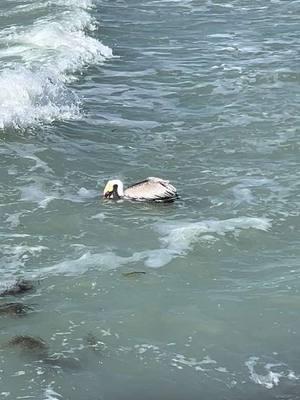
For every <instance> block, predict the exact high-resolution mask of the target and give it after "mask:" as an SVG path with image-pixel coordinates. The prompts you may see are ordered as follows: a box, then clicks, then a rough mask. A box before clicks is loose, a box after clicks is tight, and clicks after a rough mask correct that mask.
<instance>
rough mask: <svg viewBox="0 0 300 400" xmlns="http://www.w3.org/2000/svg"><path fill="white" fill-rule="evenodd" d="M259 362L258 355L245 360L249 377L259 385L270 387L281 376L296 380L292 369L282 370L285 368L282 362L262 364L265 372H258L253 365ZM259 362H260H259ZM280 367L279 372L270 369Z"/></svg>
mask: <svg viewBox="0 0 300 400" xmlns="http://www.w3.org/2000/svg"><path fill="white" fill-rule="evenodd" d="M259 363H260V360H259V357H250V358H249V360H247V361H246V362H245V365H246V367H247V368H248V370H249V373H250V379H251V380H252V381H253V382H254V383H256V384H258V385H261V386H264V387H265V388H266V389H272V388H273V387H274V386H278V385H279V382H280V379H282V378H287V379H289V380H297V379H299V377H297V376H296V375H295V373H294V371H290V370H289V371H287V372H286V371H284V369H286V366H285V365H284V364H282V363H276V364H270V363H269V364H265V365H263V368H264V370H265V371H266V374H265V375H263V374H258V373H257V372H256V371H255V367H257V366H258V364H259ZM260 364H261V363H260ZM278 367H280V369H281V371H280V372H275V371H272V368H273V369H274V368H278Z"/></svg>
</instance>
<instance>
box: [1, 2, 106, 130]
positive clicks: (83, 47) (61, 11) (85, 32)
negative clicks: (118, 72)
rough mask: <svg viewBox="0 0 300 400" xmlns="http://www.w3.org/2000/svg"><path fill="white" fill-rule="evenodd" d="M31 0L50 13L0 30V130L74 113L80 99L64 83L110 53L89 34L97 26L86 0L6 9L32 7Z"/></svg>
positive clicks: (89, 4)
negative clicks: (26, 24) (28, 22)
mask: <svg viewBox="0 0 300 400" xmlns="http://www.w3.org/2000/svg"><path fill="white" fill-rule="evenodd" d="M34 5H36V6H38V8H39V9H40V8H43V9H45V10H46V11H47V10H48V9H49V10H50V8H51V14H50V13H49V15H44V16H43V17H41V18H38V19H36V20H35V21H33V22H32V24H31V25H28V26H12V27H8V28H6V29H4V30H2V32H1V33H0V86H1V92H0V129H4V128H6V127H13V128H26V127H28V126H32V125H36V124H40V123H45V122H46V123H48V122H51V121H54V120H65V119H73V118H79V117H80V98H79V96H78V95H77V94H76V93H75V91H73V90H72V89H71V88H70V87H69V85H68V83H70V82H71V81H73V80H74V79H76V76H75V74H76V73H78V72H80V71H82V70H83V69H84V68H85V67H87V66H89V65H93V64H98V63H101V62H103V61H104V60H105V59H107V58H109V57H111V56H112V51H111V49H110V48H109V47H107V46H105V45H103V44H102V43H101V42H100V41H98V40H97V39H96V38H94V37H92V36H91V32H92V31H93V30H95V29H96V22H95V21H94V19H93V17H92V15H91V13H90V8H91V7H92V3H91V2H89V1H83V2H77V1H75V2H73V1H72V2H70V1H69V2H61V1H58V0H56V1H47V2H43V3H41V2H39V3H36V4H35V3H31V4H30V9H25V10H24V8H20V6H17V7H15V9H14V10H12V11H11V13H12V12H15V13H21V12H22V13H24V12H29V11H30V12H32V10H34ZM53 10H55V11H54V12H53Z"/></svg>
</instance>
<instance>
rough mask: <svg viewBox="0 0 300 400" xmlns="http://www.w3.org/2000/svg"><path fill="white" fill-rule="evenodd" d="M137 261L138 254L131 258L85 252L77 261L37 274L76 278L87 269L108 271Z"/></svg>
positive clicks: (62, 263) (113, 254)
mask: <svg viewBox="0 0 300 400" xmlns="http://www.w3.org/2000/svg"><path fill="white" fill-rule="evenodd" d="M139 259H141V256H140V255H139V254H136V255H133V256H131V257H120V256H118V255H116V254H115V253H113V252H104V253H96V254H92V253H91V252H90V251H87V252H86V253H84V254H83V255H82V256H80V257H79V258H77V259H73V260H72V259H69V260H65V261H62V262H60V263H57V264H55V265H53V266H51V267H46V268H43V269H42V270H40V271H39V274H41V275H43V276H45V275H48V274H50V275H52V274H54V275H57V274H58V275H60V274H62V275H66V276H74V275H75V276H76V275H81V274H84V273H85V272H86V271H88V270H89V269H99V270H101V271H109V270H111V269H115V268H118V267H120V266H122V265H125V264H128V263H133V262H136V261H138V260H139Z"/></svg>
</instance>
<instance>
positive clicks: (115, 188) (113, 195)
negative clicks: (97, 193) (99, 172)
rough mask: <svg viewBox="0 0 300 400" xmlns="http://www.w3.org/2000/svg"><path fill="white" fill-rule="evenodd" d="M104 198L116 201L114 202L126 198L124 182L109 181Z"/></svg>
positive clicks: (117, 180)
mask: <svg viewBox="0 0 300 400" xmlns="http://www.w3.org/2000/svg"><path fill="white" fill-rule="evenodd" d="M103 196H104V197H105V198H107V199H114V200H118V199H120V198H121V197H123V196H124V186H123V182H121V181H120V180H119V179H112V180H111V181H108V182H107V184H106V186H105V188H104V191H103Z"/></svg>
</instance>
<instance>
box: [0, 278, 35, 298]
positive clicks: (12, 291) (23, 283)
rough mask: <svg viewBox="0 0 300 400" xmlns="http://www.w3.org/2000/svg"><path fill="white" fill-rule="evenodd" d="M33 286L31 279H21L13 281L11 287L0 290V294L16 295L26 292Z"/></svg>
mask: <svg viewBox="0 0 300 400" xmlns="http://www.w3.org/2000/svg"><path fill="white" fill-rule="evenodd" d="M33 288H34V285H33V283H32V282H31V281H28V280H25V279H21V280H19V281H17V282H15V284H13V285H12V286H11V287H8V288H7V289H5V290H4V291H2V292H0V296H2V297H3V296H16V295H18V294H22V293H24V292H27V291H28V290H32V289H33Z"/></svg>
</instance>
